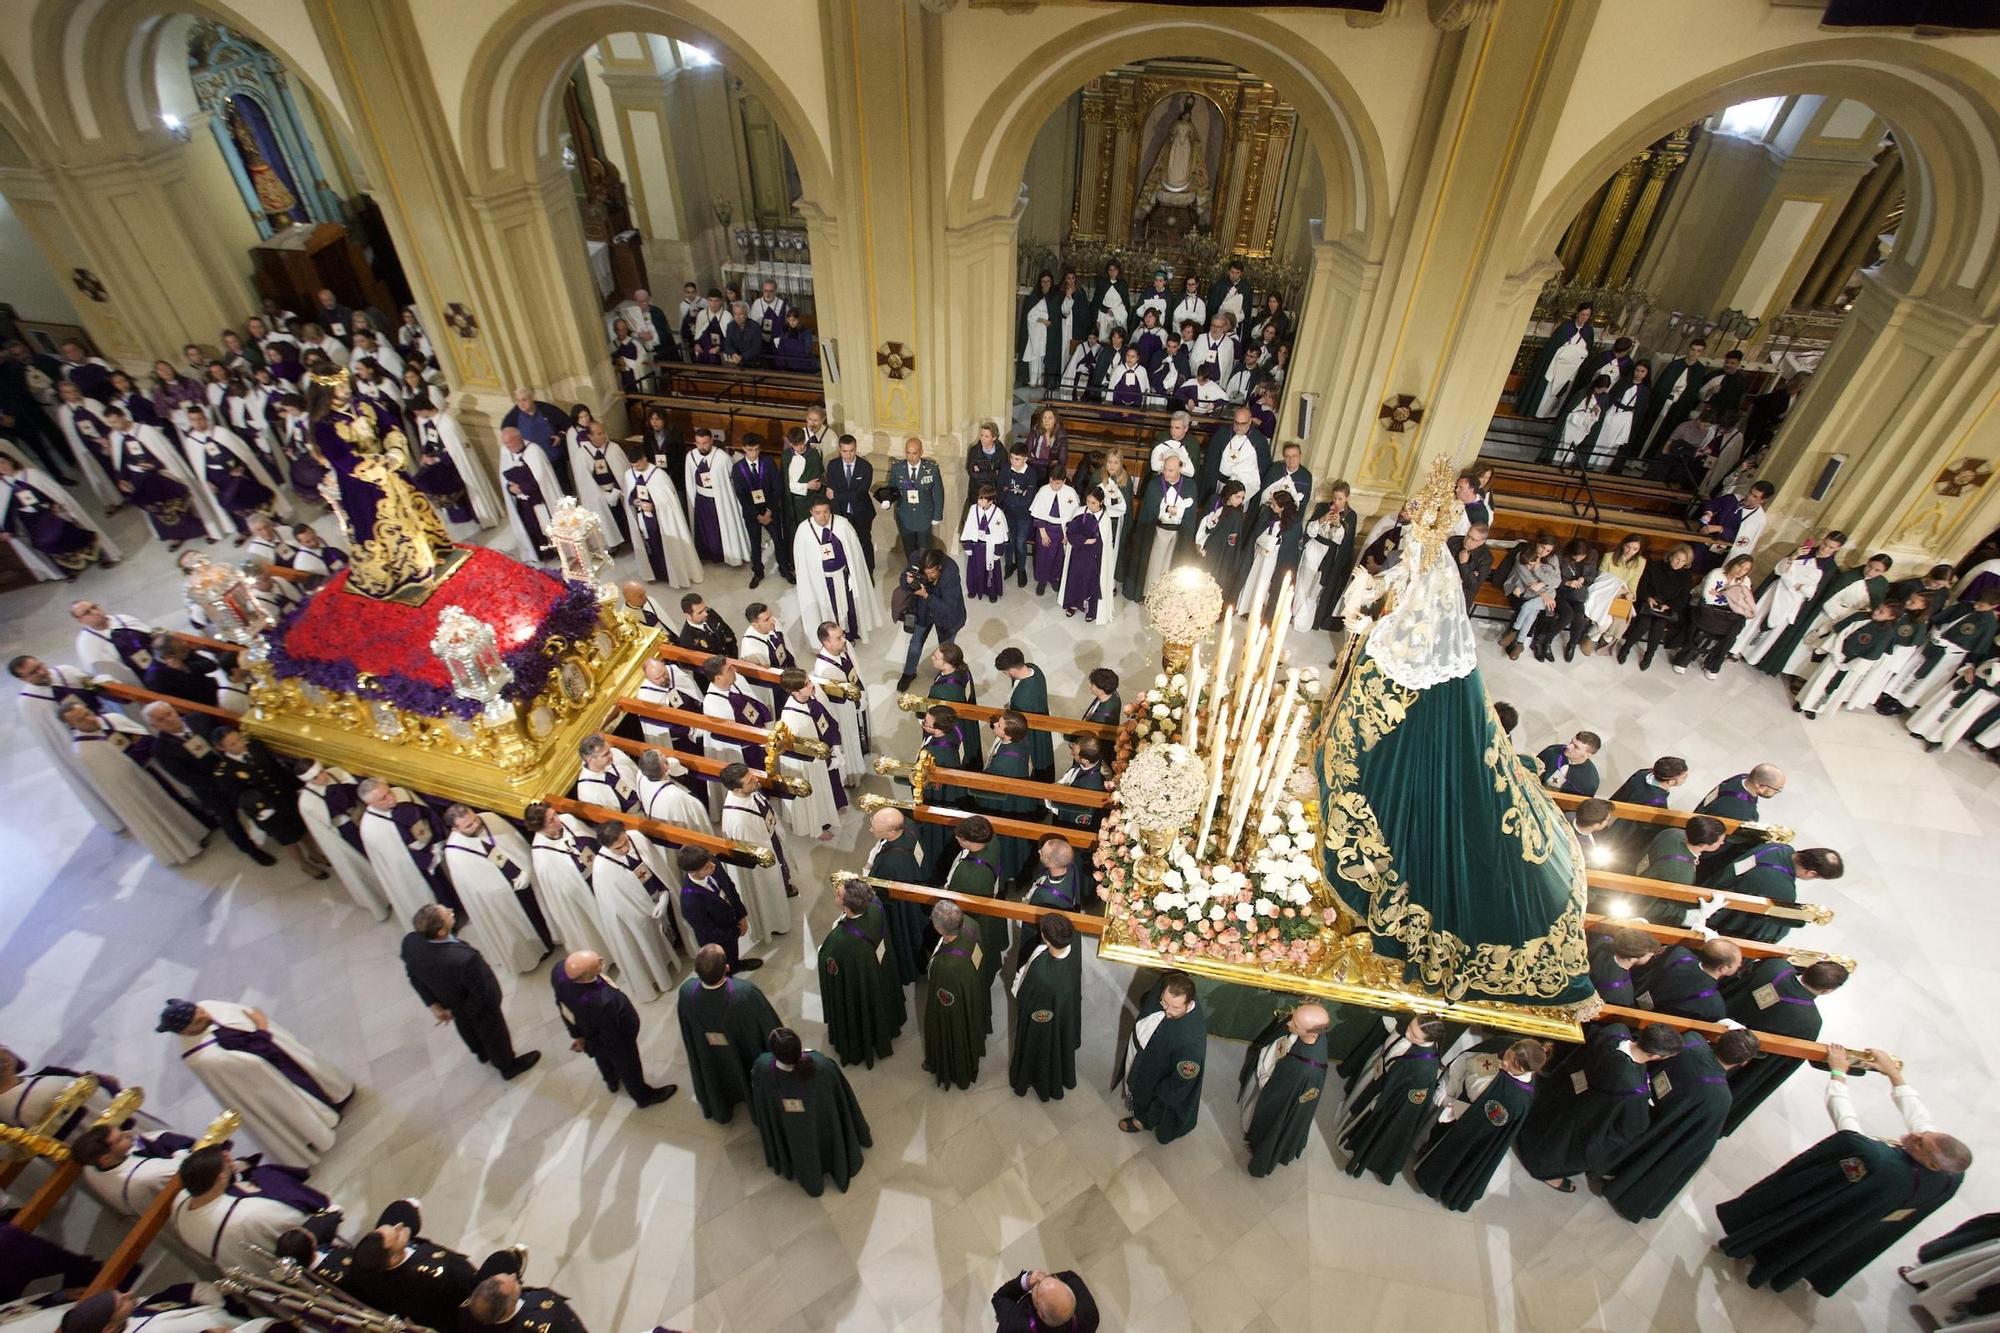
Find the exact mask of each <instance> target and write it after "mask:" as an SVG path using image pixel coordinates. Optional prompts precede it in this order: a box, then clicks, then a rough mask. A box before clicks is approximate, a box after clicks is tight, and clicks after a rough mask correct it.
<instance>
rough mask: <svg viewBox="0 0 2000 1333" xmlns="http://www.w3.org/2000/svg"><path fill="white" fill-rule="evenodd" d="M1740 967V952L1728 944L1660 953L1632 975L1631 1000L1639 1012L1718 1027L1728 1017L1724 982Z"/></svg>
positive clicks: (1710, 942)
mask: <svg viewBox="0 0 2000 1333" xmlns="http://www.w3.org/2000/svg"><path fill="white" fill-rule="evenodd" d="M1742 966H1743V950H1742V949H1740V948H1738V947H1737V946H1736V944H1735V943H1734V942H1733V941H1730V940H1722V939H1717V940H1703V941H1702V942H1701V943H1700V944H1699V945H1696V946H1695V947H1693V948H1690V947H1688V946H1687V945H1685V944H1676V945H1673V946H1671V947H1670V948H1667V949H1663V950H1661V951H1660V953H1659V954H1658V955H1657V956H1656V957H1655V958H1654V959H1653V961H1652V962H1650V963H1647V964H1646V965H1645V966H1644V967H1640V968H1635V969H1633V972H1632V998H1633V1002H1634V1003H1635V1004H1637V1005H1638V1006H1639V1008H1641V1009H1651V1010H1653V1011H1655V1012H1656V1013H1662V1014H1672V1015H1673V1016H1674V1017H1676V1018H1696V1019H1700V1020H1701V1021H1702V1022H1704V1023H1720V1022H1721V1021H1722V1020H1723V1019H1724V1018H1726V1017H1727V1016H1728V1014H1729V1005H1728V1002H1727V1001H1725V1000H1724V999H1723V998H1722V985H1723V982H1724V981H1725V980H1726V979H1727V978H1729V977H1733V976H1735V975H1736V973H1737V971H1738V970H1739V969H1740V968H1741V967H1742Z"/></svg>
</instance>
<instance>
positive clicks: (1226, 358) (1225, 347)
mask: <svg viewBox="0 0 2000 1333" xmlns="http://www.w3.org/2000/svg"><path fill="white" fill-rule="evenodd" d="M1203 364H1209V365H1213V366H1214V367H1215V383H1217V384H1227V383H1228V382H1229V376H1230V374H1231V372H1232V371H1234V370H1235V368H1236V340H1235V339H1234V338H1231V337H1230V336H1229V335H1228V334H1226V333H1225V334H1223V335H1222V337H1220V338H1215V337H1212V336H1211V335H1209V334H1207V333H1200V334H1196V335H1195V340H1194V345H1193V346H1192V347H1190V348H1189V349H1188V365H1189V366H1190V367H1193V366H1199V365H1203ZM1223 396H1224V397H1227V396H1228V390H1226V389H1225V390H1224V391H1223Z"/></svg>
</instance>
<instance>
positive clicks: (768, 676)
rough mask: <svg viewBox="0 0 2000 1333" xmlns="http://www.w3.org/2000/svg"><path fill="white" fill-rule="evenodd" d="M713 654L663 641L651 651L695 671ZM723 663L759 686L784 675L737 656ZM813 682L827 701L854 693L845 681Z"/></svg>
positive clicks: (659, 656) (851, 695) (849, 697)
mask: <svg viewBox="0 0 2000 1333" xmlns="http://www.w3.org/2000/svg"><path fill="white" fill-rule="evenodd" d="M715 655H716V654H714V653H705V652H703V651H701V649H699V648H683V647H681V646H680V645H679V644H677V643H675V642H673V641H672V640H662V641H661V643H660V646H659V647H658V648H656V649H654V650H653V656H655V657H658V658H661V659H662V660H664V661H668V662H679V663H680V664H681V665H682V666H686V667H695V668H699V667H700V666H701V664H702V663H704V662H706V661H707V660H708V659H709V658H711V657H713V656H715ZM723 660H724V661H726V662H728V663H729V665H731V666H733V667H735V668H736V674H737V675H739V676H742V677H743V678H744V679H746V680H754V681H756V682H757V683H758V684H759V685H776V684H777V683H778V677H779V676H781V675H783V674H784V672H782V671H780V670H779V669H778V668H777V667H771V666H765V665H764V664H763V663H762V662H746V661H744V660H743V659H742V658H740V657H725V658H724V659H723ZM807 674H808V675H810V674H811V673H810V672H808V673H807ZM813 683H814V684H815V685H817V686H819V687H820V689H822V690H824V691H825V692H826V697H827V698H829V699H838V700H840V701H841V702H843V703H846V702H850V701H852V700H853V698H854V696H855V694H856V693H857V691H856V690H855V688H854V687H853V686H852V685H849V684H848V683H847V682H845V681H840V680H820V679H818V678H817V677H815V678H814V680H813Z"/></svg>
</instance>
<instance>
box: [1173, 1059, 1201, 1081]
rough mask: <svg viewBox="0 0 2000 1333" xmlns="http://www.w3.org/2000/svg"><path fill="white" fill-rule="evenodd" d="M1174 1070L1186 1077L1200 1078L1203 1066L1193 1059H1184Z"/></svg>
mask: <svg viewBox="0 0 2000 1333" xmlns="http://www.w3.org/2000/svg"><path fill="white" fill-rule="evenodd" d="M1174 1072H1175V1073H1177V1074H1179V1075H1180V1076H1181V1077H1182V1078H1186V1079H1195V1078H1200V1077H1201V1066H1200V1065H1198V1064H1196V1063H1195V1062H1194V1061H1192V1060H1183V1061H1181V1062H1180V1063H1179V1064H1177V1065H1175V1066H1174Z"/></svg>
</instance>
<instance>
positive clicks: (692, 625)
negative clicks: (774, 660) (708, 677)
mask: <svg viewBox="0 0 2000 1333" xmlns="http://www.w3.org/2000/svg"><path fill="white" fill-rule="evenodd" d="M681 616H682V621H681V627H680V628H679V629H677V630H675V631H674V642H675V643H677V644H679V645H680V646H681V647H683V648H693V649H695V650H696V651H697V652H703V653H708V654H711V655H712V656H715V657H734V656H736V631H735V630H733V629H731V628H729V626H728V625H727V624H726V623H724V621H723V619H722V616H721V614H720V613H719V612H717V611H716V609H715V608H714V607H712V606H710V605H709V604H708V603H707V602H704V601H703V600H702V599H701V594H700V593H698V592H689V593H682V594H681ZM697 674H699V673H697ZM703 683H704V684H706V683H707V682H705V681H704V682H703Z"/></svg>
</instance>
